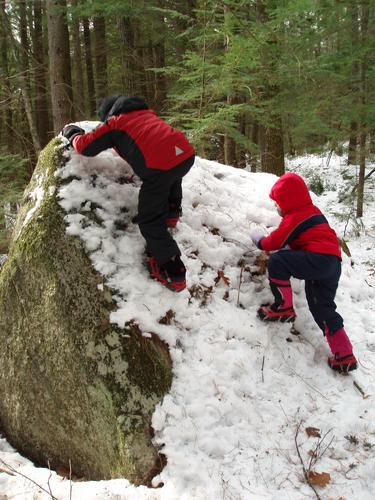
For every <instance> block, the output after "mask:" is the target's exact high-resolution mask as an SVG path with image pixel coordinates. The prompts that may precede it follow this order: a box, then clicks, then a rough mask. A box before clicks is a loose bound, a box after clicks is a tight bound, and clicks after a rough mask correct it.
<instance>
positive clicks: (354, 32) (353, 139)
mask: <svg viewBox="0 0 375 500" xmlns="http://www.w3.org/2000/svg"><path fill="white" fill-rule="evenodd" d="M350 15H351V27H352V29H351V43H352V52H353V56H354V54H356V53H357V51H358V37H359V32H358V31H359V24H358V5H356V4H355V3H353V4H351V5H350ZM358 71H359V68H358V59H357V56H354V60H353V63H352V82H351V89H352V92H353V95H357V94H358V90H359V89H358V84H357V83H356V82H357V80H358ZM357 146H358V122H357V121H356V120H352V121H351V122H350V136H349V148H348V165H355V164H356V163H358V157H357Z"/></svg>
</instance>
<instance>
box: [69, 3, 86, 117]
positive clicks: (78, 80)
mask: <svg viewBox="0 0 375 500" xmlns="http://www.w3.org/2000/svg"><path fill="white" fill-rule="evenodd" d="M71 3H72V7H77V5H78V0H71ZM72 41H73V50H74V52H73V74H74V89H75V93H74V99H75V100H74V108H75V112H76V119H77V120H82V119H83V118H84V117H85V114H86V113H85V106H84V90H83V78H82V75H83V65H82V49H81V35H80V22H79V18H78V16H77V15H76V14H75V15H74V17H73V19H72Z"/></svg>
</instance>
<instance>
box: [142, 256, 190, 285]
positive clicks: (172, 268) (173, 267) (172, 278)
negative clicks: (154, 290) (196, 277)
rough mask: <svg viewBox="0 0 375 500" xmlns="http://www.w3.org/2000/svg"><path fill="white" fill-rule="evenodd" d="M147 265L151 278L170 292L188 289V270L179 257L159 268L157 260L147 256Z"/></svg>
mask: <svg viewBox="0 0 375 500" xmlns="http://www.w3.org/2000/svg"><path fill="white" fill-rule="evenodd" d="M146 264H147V268H148V270H149V272H150V276H151V278H153V279H155V280H157V281H160V283H162V284H163V285H165V286H166V287H167V288H169V290H172V291H173V292H181V291H182V290H184V289H185V288H186V279H185V276H186V268H185V266H184V263H183V262H182V260H181V259H180V257H179V255H175V256H174V257H172V259H171V260H169V261H168V262H166V263H165V264H163V265H162V266H159V264H158V262H157V260H156V259H155V258H154V257H152V256H151V255H146Z"/></svg>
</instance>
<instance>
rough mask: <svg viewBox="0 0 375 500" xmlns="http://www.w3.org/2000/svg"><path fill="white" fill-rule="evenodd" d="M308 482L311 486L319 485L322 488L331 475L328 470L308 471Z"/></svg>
mask: <svg viewBox="0 0 375 500" xmlns="http://www.w3.org/2000/svg"><path fill="white" fill-rule="evenodd" d="M308 478H309V482H310V483H311V484H312V485H313V486H320V487H321V488H324V487H325V486H327V484H328V483H329V482H330V480H331V475H330V474H328V472H314V471H312V470H311V471H310V472H309V473H308Z"/></svg>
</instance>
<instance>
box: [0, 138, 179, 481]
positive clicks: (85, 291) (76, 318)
mask: <svg viewBox="0 0 375 500" xmlns="http://www.w3.org/2000/svg"><path fill="white" fill-rule="evenodd" d="M64 162H65V159H64V156H63V154H62V149H61V148H59V147H58V141H57V140H54V141H52V142H51V143H50V144H49V145H48V146H47V147H46V148H45V150H44V151H43V152H42V153H41V155H40V158H39V162H38V165H37V168H36V169H35V171H34V174H33V178H32V180H31V182H30V185H29V188H28V190H27V191H26V193H25V198H24V202H23V205H22V208H21V211H20V214H19V218H18V221H17V224H16V228H15V233H14V238H13V241H12V244H11V248H10V252H9V257H8V259H7V261H6V262H5V264H4V266H3V268H2V269H1V274H0V342H1V345H2V349H1V350H0V391H1V394H2V397H1V398H0V419H1V424H2V428H3V430H4V431H5V433H6V435H7V437H8V439H9V441H10V442H11V443H12V444H13V445H14V446H15V447H16V448H17V449H18V450H19V451H20V452H21V453H23V454H24V455H26V456H28V457H29V458H31V459H32V460H34V461H37V462H39V463H41V464H43V465H46V464H47V461H49V462H50V463H51V466H52V467H53V466H56V467H57V466H65V467H67V466H68V465H69V463H70V462H71V464H72V468H73V471H74V472H75V474H77V475H80V476H84V477H86V478H88V479H109V478H116V477H126V478H128V479H129V480H130V481H132V482H133V483H135V484H145V483H147V481H148V479H149V478H150V472H151V471H152V470H153V469H154V467H155V463H156V462H157V461H158V453H157V450H156V449H155V448H154V447H153V445H152V442H151V435H150V428H151V416H152V413H153V410H154V408H155V405H156V404H157V403H158V402H159V401H160V400H161V398H162V397H163V395H164V394H165V393H166V392H167V391H168V390H169V388H170V384H171V378H172V375H171V359H170V356H169V352H168V348H167V346H166V345H165V344H164V343H163V342H162V341H160V339H159V338H158V337H157V336H156V335H152V337H151V338H146V337H143V336H142V333H141V331H140V330H139V328H138V327H137V325H135V324H129V325H128V326H127V327H126V328H125V329H120V328H118V327H116V326H114V325H112V324H111V323H110V321H109V315H110V312H111V310H113V307H114V305H113V303H112V301H111V300H108V293H109V291H108V289H106V288H105V287H104V291H100V290H99V288H98V284H99V283H102V281H103V278H102V277H101V276H100V275H99V274H98V273H97V272H96V271H95V270H94V269H93V267H92V265H91V262H90V260H89V258H88V256H87V255H86V253H85V251H84V249H83V246H82V244H81V241H80V240H79V239H77V238H75V237H72V236H69V235H67V234H66V232H65V223H64V212H63V210H62V208H61V207H60V206H59V204H58V202H57V199H56V192H57V189H56V188H57V187H58V182H59V181H58V179H57V178H56V177H55V175H54V174H55V171H56V168H58V167H60V166H61V165H63V163H64Z"/></svg>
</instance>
